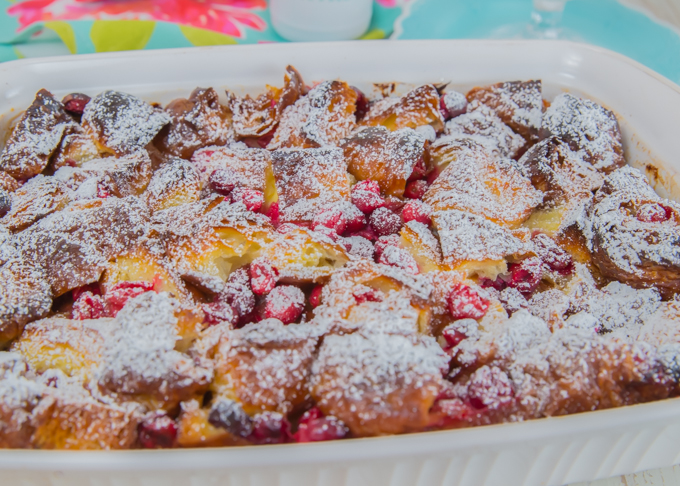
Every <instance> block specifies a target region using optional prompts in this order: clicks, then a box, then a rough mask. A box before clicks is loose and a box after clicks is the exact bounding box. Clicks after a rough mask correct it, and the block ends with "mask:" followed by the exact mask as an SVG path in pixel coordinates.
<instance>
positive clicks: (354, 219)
mask: <svg viewBox="0 0 680 486" xmlns="http://www.w3.org/2000/svg"><path fill="white" fill-rule="evenodd" d="M345 219H346V220H347V225H346V226H345V231H343V233H345V232H349V233H355V232H357V231H361V230H362V229H364V228H365V227H366V217H365V216H364V214H363V213H362V212H361V211H360V210H359V209H358V208H357V207H356V206H354V205H352V206H350V207H348V208H347V211H345Z"/></svg>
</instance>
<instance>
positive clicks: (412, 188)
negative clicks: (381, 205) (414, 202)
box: [404, 180, 430, 199]
mask: <svg viewBox="0 0 680 486" xmlns="http://www.w3.org/2000/svg"><path fill="white" fill-rule="evenodd" d="M429 187H430V185H429V184H428V183H427V181H423V180H420V181H412V182H409V183H408V184H406V189H404V197H407V198H409V199H422V198H423V196H424V195H425V193H426V192H427V189H428V188H429Z"/></svg>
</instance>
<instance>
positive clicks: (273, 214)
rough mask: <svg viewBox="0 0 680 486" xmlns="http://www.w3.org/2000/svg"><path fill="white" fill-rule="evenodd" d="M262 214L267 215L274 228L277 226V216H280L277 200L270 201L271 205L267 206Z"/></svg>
mask: <svg viewBox="0 0 680 486" xmlns="http://www.w3.org/2000/svg"><path fill="white" fill-rule="evenodd" d="M264 215H265V216H267V217H268V218H269V219H270V220H271V222H272V224H273V225H274V227H275V228H276V227H278V226H279V217H280V213H279V202H278V201H276V202H273V203H271V205H270V206H269V209H267V211H265V213H264Z"/></svg>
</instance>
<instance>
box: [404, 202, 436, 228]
mask: <svg viewBox="0 0 680 486" xmlns="http://www.w3.org/2000/svg"><path fill="white" fill-rule="evenodd" d="M431 215H432V208H431V207H430V205H429V204H425V203H424V202H422V201H419V200H414V201H410V202H408V203H406V205H405V206H404V209H402V210H401V217H402V218H403V219H404V223H408V222H409V221H417V222H419V223H423V224H426V225H428V226H429V225H430V223H431V222H432V220H431Z"/></svg>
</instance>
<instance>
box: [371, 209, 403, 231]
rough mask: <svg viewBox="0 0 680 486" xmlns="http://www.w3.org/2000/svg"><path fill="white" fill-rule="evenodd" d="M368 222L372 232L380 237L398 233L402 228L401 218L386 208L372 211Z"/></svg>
mask: <svg viewBox="0 0 680 486" xmlns="http://www.w3.org/2000/svg"><path fill="white" fill-rule="evenodd" d="M368 221H369V224H370V225H371V228H373V231H375V232H376V233H377V234H378V235H380V236H387V235H391V234H394V233H399V230H401V226H402V222H401V217H400V216H399V215H398V214H395V213H393V212H392V211H390V210H389V209H387V208H378V209H376V210H375V211H373V212H372V213H371V216H370V217H369V219H368Z"/></svg>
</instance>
